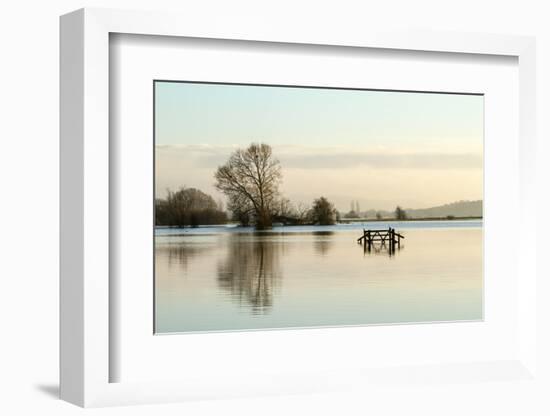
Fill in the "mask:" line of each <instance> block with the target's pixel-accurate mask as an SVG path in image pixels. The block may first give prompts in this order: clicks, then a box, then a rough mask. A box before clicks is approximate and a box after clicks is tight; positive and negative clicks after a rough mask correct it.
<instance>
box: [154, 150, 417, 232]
mask: <svg viewBox="0 0 550 416" xmlns="http://www.w3.org/2000/svg"><path fill="white" fill-rule="evenodd" d="M214 180H215V183H214V186H215V187H216V189H218V190H219V191H220V192H222V193H223V194H225V196H226V197H227V210H228V211H229V213H230V214H231V220H232V221H236V222H238V223H239V224H240V225H242V226H251V225H253V226H254V227H255V228H256V229H258V230H265V229H269V228H271V226H272V225H273V223H283V224H288V225H300V224H318V225H331V224H335V223H336V222H338V221H339V220H340V214H339V212H338V210H336V208H335V207H334V204H333V203H332V202H330V201H329V200H328V199H327V198H326V197H324V196H320V197H319V198H317V199H315V200H314V201H313V203H312V205H311V206H309V207H308V206H304V205H303V204H293V203H292V202H291V201H290V200H289V199H288V198H285V197H284V196H283V195H281V193H280V191H279V185H280V184H281V181H282V171H281V164H280V162H279V160H278V159H276V158H275V157H274V156H273V151H272V149H271V146H269V145H267V144H265V143H252V144H250V146H248V147H247V148H246V149H237V150H235V151H234V152H233V153H232V154H231V155H230V156H229V159H228V160H227V162H226V163H225V164H224V165H222V166H219V167H218V169H217V170H216V172H215V173H214ZM352 211H355V212H358V211H359V202H358V201H355V202H354V203H352ZM355 212H354V214H355ZM395 215H396V218H397V219H405V218H406V213H405V211H404V210H402V209H401V208H400V207H397V209H396V211H395ZM155 221H156V225H166V226H177V227H185V226H198V225H211V224H224V223H226V222H228V221H229V218H228V215H227V213H226V212H224V210H223V206H222V204H221V202H220V203H218V204H216V202H215V201H214V199H213V198H212V197H211V196H210V195H208V194H206V193H204V192H202V191H200V190H198V189H195V188H181V189H179V190H178V191H175V192H173V191H168V195H167V197H166V198H159V199H157V200H156V201H155Z"/></svg>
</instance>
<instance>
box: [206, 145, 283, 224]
mask: <svg viewBox="0 0 550 416" xmlns="http://www.w3.org/2000/svg"><path fill="white" fill-rule="evenodd" d="M214 177H215V179H216V184H215V185H216V188H217V189H219V190H220V191H221V192H223V193H225V194H226V195H227V196H228V197H229V201H230V203H231V205H232V209H236V208H237V207H235V206H234V205H235V204H238V203H242V204H245V208H249V207H252V208H253V213H254V219H255V223H256V228H257V229H259V230H261V229H266V228H270V227H271V223H272V213H273V209H274V204H275V202H276V200H277V196H278V189H279V183H280V182H281V179H282V175H281V166H280V164H279V161H278V160H277V159H275V158H274V157H273V153H272V150H271V146H269V145H267V144H264V143H252V144H251V145H250V146H248V148H246V149H238V150H236V151H235V152H233V153H232V154H231V156H230V157H229V160H228V161H227V163H226V164H225V165H223V166H220V167H218V170H217V171H216V173H215V175H214ZM233 212H235V211H233Z"/></svg>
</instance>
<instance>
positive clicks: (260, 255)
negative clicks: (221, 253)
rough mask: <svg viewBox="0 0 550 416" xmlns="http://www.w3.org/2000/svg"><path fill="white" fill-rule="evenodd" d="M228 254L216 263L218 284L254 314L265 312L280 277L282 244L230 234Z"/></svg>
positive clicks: (267, 311) (269, 305) (271, 303)
mask: <svg viewBox="0 0 550 416" xmlns="http://www.w3.org/2000/svg"><path fill="white" fill-rule="evenodd" d="M229 240H230V241H229V244H228V252H227V257H226V258H225V259H224V260H223V261H221V262H220V263H219V264H218V285H219V287H220V288H222V289H224V290H226V291H228V292H229V293H230V294H231V296H232V299H233V300H235V301H236V302H238V303H239V304H241V305H242V304H246V305H248V306H250V307H251V309H252V313H253V314H267V313H269V311H270V309H271V307H272V306H273V292H274V289H275V288H276V287H277V286H278V285H279V281H280V279H281V268H280V251H281V245H280V244H278V243H277V242H274V241H272V240H266V239H264V238H262V237H260V238H257V239H246V238H243V237H242V236H238V235H235V236H231V237H229Z"/></svg>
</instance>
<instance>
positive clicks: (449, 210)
mask: <svg viewBox="0 0 550 416" xmlns="http://www.w3.org/2000/svg"><path fill="white" fill-rule="evenodd" d="M405 212H406V213H407V217H408V218H444V217H447V216H453V217H481V216H483V201H481V200H479V201H457V202H452V203H450V204H445V205H440V206H437V207H431V208H420V209H413V208H405ZM376 213H380V215H381V216H382V217H383V218H391V217H393V216H394V213H393V212H391V211H381V210H378V211H377V210H373V209H371V210H368V211H366V212H363V213H362V216H366V217H367V218H374V217H376Z"/></svg>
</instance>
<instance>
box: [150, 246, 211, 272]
mask: <svg viewBox="0 0 550 416" xmlns="http://www.w3.org/2000/svg"><path fill="white" fill-rule="evenodd" d="M208 250H209V247H208V246H207V245H204V246H203V245H182V244H167V245H163V246H157V248H156V256H157V257H163V258H164V259H163V260H161V261H162V262H164V263H166V264H167V265H168V266H175V267H181V268H182V269H183V270H185V269H187V267H188V266H189V263H190V262H191V261H192V260H193V259H195V258H197V257H199V256H201V255H202V254H203V253H204V252H206V251H208Z"/></svg>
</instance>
